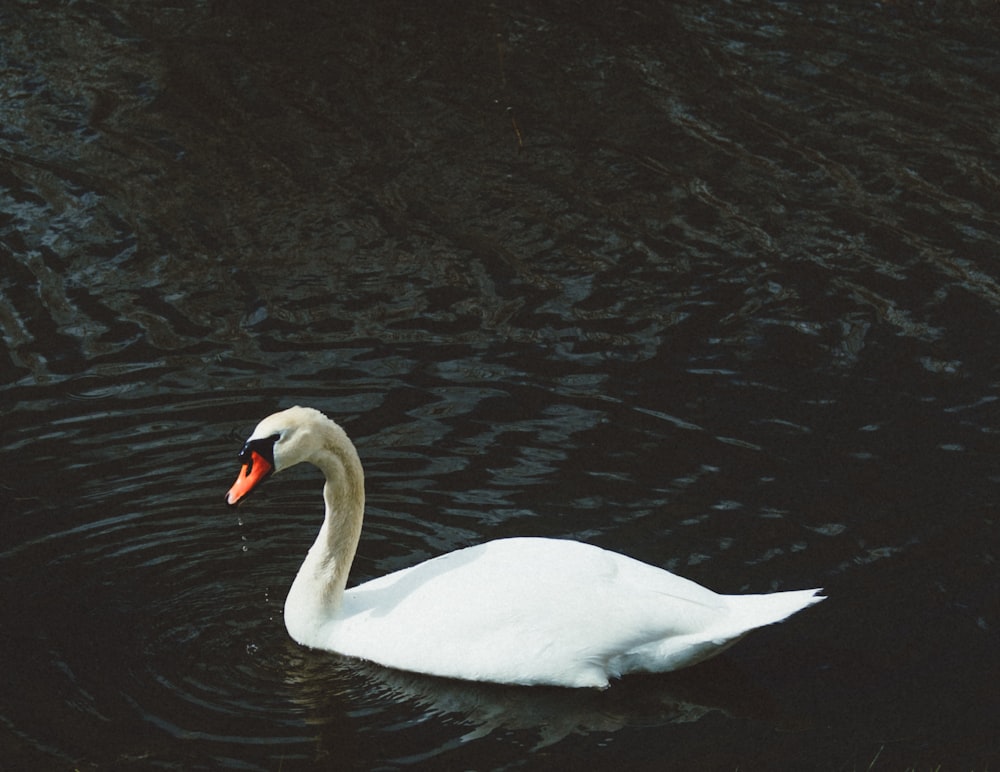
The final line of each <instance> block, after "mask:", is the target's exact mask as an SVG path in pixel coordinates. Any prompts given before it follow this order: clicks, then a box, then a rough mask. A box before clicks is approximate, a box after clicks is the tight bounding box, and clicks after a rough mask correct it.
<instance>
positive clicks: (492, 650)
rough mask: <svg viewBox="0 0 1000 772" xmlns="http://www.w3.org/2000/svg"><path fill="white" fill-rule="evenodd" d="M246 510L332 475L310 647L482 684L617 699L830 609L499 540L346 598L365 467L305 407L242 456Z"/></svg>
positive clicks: (269, 425) (298, 591)
mask: <svg viewBox="0 0 1000 772" xmlns="http://www.w3.org/2000/svg"><path fill="white" fill-rule="evenodd" d="M241 458H243V459H244V460H245V461H246V462H247V463H246V465H245V466H244V468H243V471H242V472H241V475H240V478H239V479H238V480H237V481H236V483H235V484H234V485H233V487H232V489H231V490H230V491H229V494H228V497H227V499H228V501H229V503H230V504H235V503H237V502H238V501H239V500H240V499H241V498H242V497H243V496H245V495H246V493H248V492H249V491H250V490H251V489H252V488H253V487H254V486H255V485H256V484H257V483H258V482H260V480H262V479H263V478H264V477H266V476H267V474H268V473H269V472H270V471H271V470H272V468H273V469H274V470H280V469H282V468H285V467H288V466H291V465H293V464H296V463H299V462H301V461H309V462H311V463H313V464H315V465H316V466H318V467H319V468H320V469H321V470H323V472H324V473H325V474H326V485H325V487H324V489H323V496H324V499H325V501H326V519H325V520H324V522H323V526H322V527H321V529H320V532H319V535H318V536H317V538H316V541H315V543H314V544H313V546H312V547H311V548H310V550H309V553H308V554H307V556H306V558H305V561H304V562H303V564H302V567H301V568H300V569H299V572H298V575H297V576H296V577H295V581H294V582H293V583H292V587H291V590H290V591H289V593H288V598H287V599H286V601H285V626H286V627H287V629H288V632H289V634H290V635H291V636H292V638H293V639H294V640H295V641H297V642H298V643H300V644H303V645H305V646H309V647H312V648H317V649H325V650H329V651H335V652H338V653H341V654H345V655H348V656H353V657H359V658H362V659H366V660H370V661H373V662H377V663H379V664H381V665H385V666H388V667H394V668H399V669H402V670H410V671H415V672H419V673H426V674H429V675H436V676H445V677H450V678H461V679H467V680H475V681H493V682H498V683H517V684H551V685H558V686H591V687H605V686H607V685H608V679H609V678H616V677H618V676H621V675H624V674H626V673H631V672H665V671H668V670H676V669H677V668H681V667H684V666H686V665H692V664H694V663H696V662H700V661H701V660H704V659H707V658H708V657H711V656H714V655H715V654H718V653H719V652H721V651H723V650H724V649H726V648H728V647H729V646H731V645H732V644H734V643H736V641H738V640H739V639H740V638H742V637H743V636H744V635H746V633H748V632H749V631H751V630H753V629H755V628H757V627H761V626H763V625H768V624H772V623H774V622H780V621H781V620H782V619H785V618H786V617H788V616H790V615H791V614H794V613H795V612H796V611H799V610H801V609H803V608H805V607H807V606H809V605H812V604H813V603H817V602H818V601H820V600H822V597H821V596H817V593H818V592H819V590H799V591H793V592H780V593H772V594H769V595H719V594H717V593H714V592H712V591H711V590H708V589H706V588H704V587H701V586H700V585H698V584H695V583H694V582H691V581H689V580H687V579H682V578H681V577H679V576H675V575H674V574H671V573H669V572H668V571H664V570H663V569H660V568H655V567H654V566H650V565H647V564H646V563H641V562H639V561H637V560H633V559H632V558H629V557H626V556H624V555H619V554H617V553H614V552H608V551H606V550H603V549H600V548H598V547H594V546H591V545H588V544H582V543H580V542H573V541H564V540H559V539H537V538H520V539H501V540H498V541H492V542H487V543H486V544H480V545H478V546H475V547H469V548H467V549H462V550H458V551H456V552H450V553H448V554H446V555H442V556H440V557H437V558H434V559H432V560H428V561H426V562H424V563H421V564H419V565H416V566H413V567H410V568H405V569H402V570H400V571H396V572H394V573H392V574H389V575H388V576H384V577H382V578H380V579H375V580H372V581H370V582H366V583H365V584H362V585H360V586H358V587H354V588H352V589H350V590H345V587H346V583H347V575H348V572H349V570H350V566H351V562H352V560H353V559H354V553H355V550H356V548H357V544H358V539H359V538H360V534H361V522H362V517H363V512H364V482H363V473H362V470H361V462H360V460H359V459H358V455H357V451H356V450H355V448H354V445H353V444H352V443H351V441H350V440H349V439H348V437H347V435H346V434H345V433H344V431H343V430H342V429H341V428H340V427H339V426H337V424H335V423H334V422H333V421H331V420H330V419H328V418H326V416H324V415H323V414H322V413H319V412H318V411H316V410H312V409H310V408H300V407H294V408H290V409H288V410H285V411H282V412H280V413H275V414H274V415H272V416H269V417H268V418H265V419H264V420H263V421H261V423H260V424H259V425H258V426H257V428H256V429H255V430H254V433H253V435H251V437H250V439H249V440H248V441H247V444H246V446H245V447H244V451H243V454H241Z"/></svg>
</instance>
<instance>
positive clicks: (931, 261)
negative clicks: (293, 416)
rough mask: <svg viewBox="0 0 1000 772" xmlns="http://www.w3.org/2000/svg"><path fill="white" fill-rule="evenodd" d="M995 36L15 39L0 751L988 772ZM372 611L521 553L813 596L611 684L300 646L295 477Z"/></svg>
mask: <svg viewBox="0 0 1000 772" xmlns="http://www.w3.org/2000/svg"><path fill="white" fill-rule="evenodd" d="M998 24H1000V18H998V13H997V8H996V7H995V4H991V3H973V2H950V3H949V2H944V3H933V4H932V3H917V2H895V3H884V4H879V3H870V4H857V3H850V4H847V3H810V4H797V3H778V2H736V3H704V2H696V1H695V0H685V1H684V2H675V3H624V4H621V3H619V4H616V5H614V6H613V7H608V6H601V7H600V8H598V7H596V6H595V7H594V8H593V9H587V8H580V7H578V4H574V3H545V4H534V3H531V2H515V3H504V4H488V3H472V4H465V5H455V4H451V3H432V4H430V5H428V4H424V5H422V6H420V7H409V6H406V5H400V6H397V5H395V4H392V3H386V2H379V3H374V4H371V3H355V2H344V3H337V4H331V3H324V2H317V1H316V0H294V1H293V2H288V3H283V4H281V6H280V7H277V6H274V5H273V4H268V3H250V4H247V3H239V4H235V3H225V2H218V3H207V2H197V1H196V0H182V1H181V2H159V1H157V2H149V3H143V4H140V5H138V6H137V5H136V4H131V3H125V2H117V1H116V0H101V1H99V2H89V3H74V4H69V5H66V4H60V3H55V2H49V1H48V0H39V1H38V2H30V1H29V0H23V1H18V2H14V3H12V4H9V5H8V6H6V7H5V8H4V10H2V11H0V26H2V28H3V31H4V34H3V39H4V44H3V46H2V47H0V88H2V90H3V99H2V100H0V175H2V176H0V218H2V219H0V328H2V329H3V334H4V344H5V349H4V355H3V356H2V357H0V400H2V401H0V414H2V428H3V443H2V445H0V469H2V470H3V471H2V475H0V501H2V503H3V507H2V509H3V512H4V515H3V523H4V526H3V528H4V531H3V532H4V537H5V538H4V543H3V545H2V547H0V577H2V579H0V582H2V592H0V598H2V604H3V606H2V619H3V625H2V628H0V630H2V632H0V655H2V659H3V661H4V663H5V665H6V667H5V672H6V685H5V687H4V689H3V690H2V692H0V756H2V757H3V758H4V759H5V760H6V761H7V764H8V765H9V766H11V767H12V768H22V767H23V768H35V769H44V768H53V769H68V768H78V769H89V768H98V769H100V768H108V767H111V768H130V767H134V768H167V769H217V768H236V769H261V770H273V769H283V770H290V769H326V768H336V767H349V768H351V767H353V768H398V767H404V766H410V765H413V766H416V765H420V766H428V765H432V766H437V767H449V768H469V769H473V768H475V769H487V768H495V769H503V768H524V767H528V768H557V767H559V768H572V767H575V766H579V765H581V764H583V763H586V764H587V765H589V766H591V767H598V768H616V769H621V768H642V767H650V768H652V767H655V768H677V769H692V768H704V769H715V768H719V769H735V768H741V769H751V768H769V769H776V768H790V767H792V766H794V767H797V768H804V767H808V768H815V769H838V770H851V769H869V768H872V769H880V768H881V769H901V768H910V767H912V768H915V769H927V768H931V769H934V768H938V767H939V766H940V768H942V769H952V768H959V769H986V768H987V767H988V766H989V765H990V761H994V764H993V766H995V759H996V758H997V757H998V756H1000V747H998V744H997V740H996V736H997V716H998V715H1000V713H998V709H1000V704H998V700H997V689H996V673H997V665H998V664H1000V663H998V661H997V651H998V646H997V644H998V637H997V625H998V623H1000V609H998V607H997V598H998V597H1000V595H998V589H1000V588H998V583H997V579H996V568H995V567H996V559H997V550H996V544H997V543H998V540H997V525H996V514H997V509H996V504H995V502H996V500H997V493H998V484H1000V471H998V467H997V453H996V448H997V431H998V422H997V418H998V410H997V399H998V396H1000V369H998V365H997V356H996V352H997V351H998V348H1000V270H998V267H997V265H998V263H997V254H998V253H997V246H996V245H997V243H998V242H1000V217H998V215H997V211H998V206H997V205H998V189H1000V185H998V182H1000V161H998V158H1000V154H998V144H1000V142H998V140H1000V137H998V134H997V131H996V115H997V114H1000V97H998V96H997V94H998V92H1000V88H998V86H1000V44H998V43H997V40H998V39H1000V38H998V37H997V33H998V31H1000V30H998ZM296 403H300V404H309V405H313V406H315V407H317V408H320V409H322V410H324V411H325V412H327V413H328V414H330V415H331V416H333V417H335V418H336V419H337V420H338V421H340V422H341V423H342V424H343V425H344V426H345V428H346V429H347V430H348V432H349V433H350V434H351V436H352V437H353V438H354V440H355V442H356V443H357V445H358V448H359V452H360V454H361V456H362V459H363V461H364V463H365V467H366V472H367V476H368V489H369V494H368V498H369V510H368V514H367V519H366V527H365V532H364V535H363V537H362V542H361V545H360V550H359V555H358V558H357V560H356V562H355V566H354V571H353V577H354V578H353V581H363V580H365V579H368V578H372V577H375V576H378V575H381V574H383V573H385V572H388V571H391V570H394V569H396V568H400V567H403V566H408V565H412V564H413V563H415V562H418V561H419V560H422V559H425V558H427V557H431V556H433V555H437V554H440V553H442V552H446V551H449V550H453V549H457V548H460V547H463V546H467V545H469V544H474V543H478V542H481V541H484V540H486V539H490V538H498V537H504V536H512V535H543V536H553V537H565V538H574V539H580V540H584V541H588V542H591V543H594V544H598V545H600V546H603V547H606V548H610V549H615V550H619V551H622V552H625V553H627V554H629V555H632V556H634V557H636V558H639V559H642V560H645V561H648V562H650V563H653V564H655V565H658V566H662V567H664V568H668V569H670V570H673V571H676V572H678V573H681V574H683V575H685V576H687V577H689V578H691V579H694V580H696V581H699V582H701V583H703V584H705V585H707V586H709V587H711V588H713V589H715V590H718V591H722V592H766V591H771V590H782V589H796V588H801V587H814V586H823V587H825V588H826V589H827V593H828V595H829V597H830V600H828V601H827V602H825V603H823V604H821V605H820V606H818V607H816V608H814V609H811V610H809V611H807V612H804V613H802V614H801V615H799V616H797V617H796V618H794V619H793V620H790V621H789V622H787V623H785V624H783V625H780V626H777V627H774V628H769V629H766V630H762V631H760V632H758V633H756V634H755V635H753V636H751V637H750V638H748V639H747V640H746V641H744V642H743V643H741V644H740V645H739V646H738V647H736V648H734V649H731V650H730V651H729V652H728V653H727V654H726V655H724V656H723V657H721V658H720V659H718V660H715V661H712V662H709V663H705V664H704V665H701V666H698V667H697V668H692V669H690V670H688V671H683V672H681V673H677V674H671V675H667V676H663V677H652V678H631V679H626V680H625V681H623V682H621V683H618V684H616V685H615V686H613V687H612V688H611V689H609V690H608V691H606V692H603V693H594V694H590V693H587V694H578V693H566V692H564V691H562V690H546V689H540V690H539V689H511V688H500V687H494V686H488V685H467V684H458V683H452V682H442V681H439V680H436V679H427V678H419V677H414V676H408V675H405V674H400V673H392V672H387V671H383V670H380V669H378V668H369V667H366V666H363V665H361V664H359V663H355V662H350V661H346V660H341V659H338V658H336V657H334V656H331V655H327V654H321V653H315V652H309V651H305V650H302V649H301V648H299V647H297V646H295V645H294V644H292V643H291V642H290V641H289V640H288V639H287V636H286V634H285V631H284V628H283V624H282V618H281V605H282V603H283V600H284V595H285V592H286V590H287V587H288V585H289V583H290V581H291V578H292V577H293V575H294V572H295V570H296V568H297V566H298V564H299V561H300V560H301V557H302V555H303V554H304V552H305V550H306V548H307V547H308V544H309V542H310V540H311V539H312V537H313V535H314V533H315V530H316V528H318V525H319V519H318V518H319V514H320V510H319V507H320V499H319V485H320V480H319V478H318V477H317V474H316V473H315V472H314V471H312V470H308V469H301V468H296V469H295V470H292V471H289V472H287V473H285V474H283V475H281V476H279V477H277V478H275V479H273V480H271V481H270V482H269V483H268V486H267V488H266V489H265V492H264V493H262V494H261V495H260V496H259V497H258V498H256V499H255V500H253V501H251V502H250V503H248V504H247V505H246V506H244V507H242V508H240V509H239V510H238V511H235V512H234V511H231V510H227V509H226V508H225V507H224V504H223V501H222V496H223V494H224V492H225V490H226V489H227V488H228V486H229V484H230V483H231V482H232V479H233V478H234V476H235V474H236V471H237V469H236V458H235V455H236V453H237V451H238V450H239V447H240V445H241V444H242V441H243V439H244V438H245V437H246V436H247V435H248V434H249V432H250V431H251V430H252V428H253V426H254V424H255V423H256V422H257V420H259V419H260V418H262V417H263V416H265V415H267V414H268V413H270V412H273V411H274V410H276V409H279V408H282V407H286V406H289V405H291V404H296Z"/></svg>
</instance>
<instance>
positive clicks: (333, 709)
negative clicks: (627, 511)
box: [288, 644, 776, 749]
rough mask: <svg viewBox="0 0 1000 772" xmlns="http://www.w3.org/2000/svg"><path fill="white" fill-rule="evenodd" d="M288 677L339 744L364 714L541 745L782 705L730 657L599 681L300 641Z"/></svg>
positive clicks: (767, 713)
mask: <svg viewBox="0 0 1000 772" xmlns="http://www.w3.org/2000/svg"><path fill="white" fill-rule="evenodd" d="M290 646H291V644H290ZM288 683H289V685H290V686H291V687H293V693H294V698H295V699H296V701H297V702H298V703H299V704H300V705H301V706H302V708H303V710H304V712H305V714H306V716H307V717H308V720H309V721H310V723H313V724H316V725H319V726H320V727H321V741H323V744H324V745H326V744H327V743H330V744H331V745H336V746H338V747H343V744H344V741H345V738H344V737H343V731H344V727H343V722H344V720H345V719H348V720H350V719H355V720H356V719H358V718H359V717H363V719H364V721H365V722H366V724H367V725H368V727H369V728H372V727H374V726H375V725H380V726H382V728H383V729H389V728H404V727H414V726H417V725H420V724H423V723H425V722H427V721H428V720H429V719H433V718H438V719H440V720H441V721H443V722H445V723H447V724H449V725H453V726H458V727H460V728H461V730H462V733H461V736H460V737H458V738H457V740H458V742H460V743H465V742H469V741H471V740H475V739H479V738H484V737H487V736H489V735H491V734H493V733H494V732H500V731H506V732H510V731H526V732H529V733H532V734H533V735H534V736H535V739H534V742H535V748H536V749H538V748H543V747H545V746H548V745H552V744H553V743H556V742H559V741H560V740H562V739H564V738H566V737H568V736H570V735H573V734H587V733H593V732H599V733H603V734H608V733H612V732H616V731H618V730H620V729H623V728H626V727H637V726H644V727H650V726H664V725H667V724H680V723H688V722H693V721H697V720H699V719H700V718H702V717H703V716H705V715H707V714H709V713H711V712H713V711H719V712H722V713H725V714H727V715H732V716H754V717H757V718H760V717H773V716H774V714H775V713H776V710H775V709H774V706H773V705H772V704H771V700H770V699H769V697H768V695H767V694H766V693H765V692H764V691H763V690H762V689H761V688H760V686H759V685H757V684H755V683H754V682H752V681H751V680H750V679H749V678H748V677H747V676H746V675H745V674H744V673H743V672H742V671H740V670H739V669H738V667H736V665H735V664H733V663H732V662H731V661H730V660H729V659H728V658H725V657H723V658H721V659H717V660H712V661H710V662H705V663H702V664H700V665H698V666H696V667H693V668H689V669H686V670H682V671H678V672H674V673H667V674H663V675H640V676H633V677H627V678H625V679H622V680H620V681H615V682H613V683H612V685H611V687H610V688H609V689H607V690H605V691H599V690H595V689H568V688H562V687H540V686H532V687H523V686H506V685H500V684H489V683H475V682H469V681H456V680H449V679H442V678H435V677H431V676H424V675H420V674H416V673H406V672H403V671H399V670H391V669H387V668H383V667H380V666H378V665H374V664H371V663H367V662H363V661H360V660H355V659H350V658H347V657H340V656H337V655H335V654H329V653H325V652H311V651H305V650H302V649H297V650H296V653H295V655H294V656H293V657H292V660H291V663H290V667H289V671H288ZM334 737H336V738H337V740H336V742H332V741H333V738H334ZM355 742H356V740H355Z"/></svg>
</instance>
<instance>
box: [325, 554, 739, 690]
mask: <svg viewBox="0 0 1000 772" xmlns="http://www.w3.org/2000/svg"><path fill="white" fill-rule="evenodd" d="M726 613H728V612H727V609H726V604H725V600H724V599H722V598H721V596H719V595H717V594H716V593H713V592H711V591H710V590H707V589H705V588H704V587H701V586H699V585H697V584H695V583H693V582H690V581H688V580H686V579H682V578H681V577H677V576H674V575H673V574H670V573H668V572H666V571H663V570H661V569H658V568H654V567H653V566H649V565H646V564H644V563H640V562H639V561H636V560H633V559H631V558H628V557H625V556H623V555H618V554H616V553H611V552H607V551H605V550H601V549H599V548H597V547H593V546H590V545H586V544H581V543H579V542H570V541H561V540H551V539H505V540H499V541H494V542H489V543H487V544H483V545H479V546H476V547H470V548H468V549H464V550H459V551H456V552H453V553H449V554H447V555H443V556H441V557H439V558H435V559H434V560H430V561H427V562H425V563H422V564H420V565H417V566H413V567H412V568H408V569H403V570H402V571H397V572H395V573H393V574H389V575H388V576H385V577H382V578H380V579H376V580H374V581H371V582H367V583H365V584H363V585H361V586H359V587H356V588H353V589H352V590H349V591H348V592H347V593H346V594H345V596H344V605H343V607H342V610H341V613H340V614H339V615H338V618H337V620H335V621H334V622H332V623H331V625H330V628H329V630H328V631H327V635H328V640H329V646H328V648H331V649H334V650H336V651H339V652H342V653H344V654H348V655H352V656H358V657H362V658H365V659H370V660H373V661H376V662H379V663H381V664H384V665H388V666H391V667H397V668H401V669H405V670H416V671H419V672H425V673H432V674H435V675H444V676H452V677H460V678H473V679H478V680H493V681H507V682H516V683H542V682H544V683H552V682H559V683H566V684H567V685H592V686H601V685H604V684H606V683H607V675H608V672H609V669H611V670H612V671H614V670H615V665H614V661H616V658H619V660H620V657H621V656H622V655H624V654H626V653H628V652H631V651H634V650H637V649H640V648H642V647H644V646H647V645H648V644H650V643H651V642H654V641H658V640H662V639H664V638H668V637H672V636H683V635H687V634H690V633H694V632H697V631H699V630H702V629H704V628H705V627H706V626H708V625H710V624H711V623H712V622H713V621H714V620H715V619H717V618H718V616H719V615H720V614H723V615H724V614H726Z"/></svg>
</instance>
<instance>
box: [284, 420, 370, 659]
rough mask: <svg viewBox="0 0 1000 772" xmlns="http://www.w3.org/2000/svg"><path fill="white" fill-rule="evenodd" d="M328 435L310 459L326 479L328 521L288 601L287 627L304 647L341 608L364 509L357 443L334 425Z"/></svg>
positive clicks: (325, 495)
mask: <svg viewBox="0 0 1000 772" xmlns="http://www.w3.org/2000/svg"><path fill="white" fill-rule="evenodd" d="M324 430H325V431H324V433H325V436H324V441H323V443H322V447H321V449H320V450H319V451H316V452H314V453H313V454H312V455H311V456H310V457H309V458H308V459H306V460H307V461H310V462H312V463H313V464H315V465H316V466H317V467H319V468H320V470H322V472H323V474H324V475H325V476H326V484H325V485H324V486H323V500H324V502H325V504H326V516H325V518H324V519H323V525H322V527H321V528H320V531H319V534H318V535H317V537H316V541H315V542H313V545H312V547H310V548H309V552H308V554H307V555H306V558H305V560H304V561H303V562H302V566H301V567H300V568H299V572H298V574H297V575H296V576H295V581H294V582H292V587H291V589H290V590H289V591H288V597H287V598H286V599H285V626H286V627H287V628H288V631H289V633H290V634H291V636H292V637H293V638H294V639H295V640H297V641H299V642H300V643H304V644H306V645H309V644H310V643H311V640H312V639H314V638H316V637H317V636H318V634H319V629H320V627H322V625H323V623H325V622H328V621H329V620H330V619H331V618H332V617H333V616H334V615H335V614H336V613H337V610H338V609H339V607H340V602H341V600H342V599H343V596H344V588H345V587H346V586H347V577H348V574H349V573H350V570H351V563H352V562H353V561H354V554H355V552H356V551H357V548H358V541H359V539H360V538H361V524H362V520H363V518H364V509H365V487H364V472H363V471H362V468H361V460H360V459H359V458H358V453H357V451H356V450H355V448H354V445H353V443H351V441H350V439H348V437H347V435H346V434H345V433H344V431H343V430H342V429H341V428H340V427H339V426H337V425H336V424H332V423H331V425H330V426H328V427H324Z"/></svg>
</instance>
